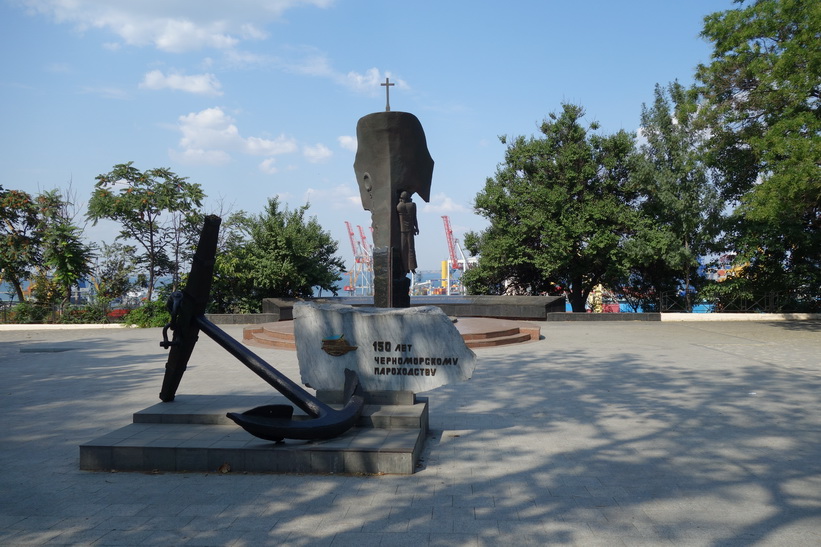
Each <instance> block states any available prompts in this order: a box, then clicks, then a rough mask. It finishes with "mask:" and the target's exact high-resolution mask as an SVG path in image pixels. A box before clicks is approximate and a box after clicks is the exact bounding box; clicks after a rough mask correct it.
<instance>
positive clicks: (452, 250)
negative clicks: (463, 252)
mask: <svg viewBox="0 0 821 547" xmlns="http://www.w3.org/2000/svg"><path fill="white" fill-rule="evenodd" d="M442 220H443V221H444V223H445V238H446V239H447V240H448V253H449V254H450V267H451V268H453V269H454V270H461V269H462V263H461V262H459V259H458V258H457V257H456V241H455V240H454V239H453V229H451V227H450V218H449V217H448V216H447V215H442Z"/></svg>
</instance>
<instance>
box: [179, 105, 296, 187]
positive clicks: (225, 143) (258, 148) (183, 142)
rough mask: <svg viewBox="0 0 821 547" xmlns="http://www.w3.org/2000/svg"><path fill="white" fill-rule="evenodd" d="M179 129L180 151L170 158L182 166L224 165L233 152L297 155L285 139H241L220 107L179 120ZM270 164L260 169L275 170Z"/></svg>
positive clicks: (283, 137) (261, 165) (230, 118)
mask: <svg viewBox="0 0 821 547" xmlns="http://www.w3.org/2000/svg"><path fill="white" fill-rule="evenodd" d="M178 128H179V130H180V132H181V133H182V138H181V139H180V143H179V148H180V150H178V151H175V152H174V153H173V154H172V157H174V158H175V159H177V160H179V161H181V162H185V163H203V164H207V165H219V164H224V163H227V162H228V161H230V159H231V153H232V152H238V153H241V154H247V155H251V156H274V155H280V154H290V153H294V152H296V151H297V145H296V142H295V141H294V140H293V139H291V138H288V137H286V136H285V135H280V136H279V137H277V138H276V139H274V140H271V139H264V138H261V137H243V136H242V135H240V132H239V129H238V128H237V125H236V123H235V120H234V119H233V118H232V117H231V116H229V115H228V114H226V113H225V112H224V111H223V110H222V109H221V108H219V107H214V108H206V109H205V110H201V111H200V112H192V113H190V114H186V115H185V116H180V117H179V125H178ZM270 159H271V158H269V160H270ZM269 160H265V161H263V162H262V164H260V169H262V170H265V169H268V170H270V169H272V168H274V167H273V162H272V161H269ZM266 172H271V171H266Z"/></svg>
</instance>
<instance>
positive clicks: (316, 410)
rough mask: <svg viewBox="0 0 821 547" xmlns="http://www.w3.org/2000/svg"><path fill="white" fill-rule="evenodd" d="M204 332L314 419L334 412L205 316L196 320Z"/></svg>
mask: <svg viewBox="0 0 821 547" xmlns="http://www.w3.org/2000/svg"><path fill="white" fill-rule="evenodd" d="M196 320H197V324H198V325H199V328H200V330H201V331H202V332H204V333H205V334H207V335H208V336H209V337H210V338H211V339H212V340H214V341H215V342H216V343H217V344H219V345H220V346H222V347H223V348H224V349H225V350H226V351H228V353H230V354H231V355H233V356H234V357H236V358H237V359H239V360H240V361H241V362H242V363H243V364H244V365H245V366H246V367H248V368H249V369H251V371H252V372H254V373H255V374H256V375H257V376H259V377H260V378H262V379H263V380H265V381H266V382H268V383H269V384H270V385H271V386H273V388H274V389H276V390H277V391H279V392H280V393H282V394H283V395H284V396H285V397H287V398H288V400H289V401H291V402H292V403H294V405H296V406H297V407H299V408H301V409H302V410H303V411H305V412H306V413H307V414H308V415H310V416H311V417H312V418H316V417H319V416H321V415H325V414H327V413H328V412H333V411H334V410H333V409H332V408H331V407H329V406H328V405H326V404H325V403H323V402H321V401H320V400H318V399H317V398H316V397H314V396H313V395H311V394H310V393H308V392H307V391H305V390H304V389H302V387H301V386H300V385H299V384H297V383H295V382H294V381H292V380H291V379H290V378H288V377H287V376H285V375H283V374H282V373H281V372H279V371H278V370H277V369H275V368H274V367H272V366H271V365H269V364H268V363H266V362H265V361H264V360H263V359H262V358H261V357H259V356H258V355H257V354H255V353H254V352H252V351H251V350H249V349H248V348H246V347H245V346H243V345H242V344H240V343H239V342H237V341H236V340H234V339H233V338H232V337H231V336H229V335H228V333H226V332H225V331H224V330H222V329H220V328H219V327H218V326H216V325H215V324H214V323H212V322H211V321H209V320H208V319H206V318H205V316H203V315H199V316H197V318H196Z"/></svg>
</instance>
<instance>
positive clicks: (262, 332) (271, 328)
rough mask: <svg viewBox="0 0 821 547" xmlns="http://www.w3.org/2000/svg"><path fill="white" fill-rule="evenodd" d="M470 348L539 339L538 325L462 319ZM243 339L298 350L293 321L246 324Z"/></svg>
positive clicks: (260, 344) (264, 345)
mask: <svg viewBox="0 0 821 547" xmlns="http://www.w3.org/2000/svg"><path fill="white" fill-rule="evenodd" d="M456 326H457V328H458V329H459V330H460V332H461V333H462V339H463V340H464V341H465V344H466V345H467V347H469V348H485V347H493V346H502V345H507V344H521V343H525V342H530V341H534V340H539V338H540V336H541V329H540V328H539V326H538V325H535V324H528V323H524V322H513V321H505V320H494V319H486V318H471V317H465V318H461V319H459V320H458V321H457V322H456ZM243 342H244V343H245V344H247V345H249V346H257V347H267V348H277V349H285V350H296V343H295V341H294V327H293V321H281V322H277V323H266V324H264V325H254V326H252V327H246V328H245V329H244V331H243Z"/></svg>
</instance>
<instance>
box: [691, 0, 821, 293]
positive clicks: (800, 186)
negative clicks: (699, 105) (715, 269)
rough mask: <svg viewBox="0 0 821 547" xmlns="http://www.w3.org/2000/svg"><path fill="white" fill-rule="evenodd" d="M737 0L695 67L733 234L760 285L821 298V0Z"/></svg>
mask: <svg viewBox="0 0 821 547" xmlns="http://www.w3.org/2000/svg"><path fill="white" fill-rule="evenodd" d="M736 1H737V3H738V4H739V7H738V8H736V9H731V10H727V11H723V12H718V13H714V14H712V15H710V16H708V17H707V18H706V19H705V24H704V30H703V32H702V36H703V37H705V38H706V39H707V40H709V41H710V42H712V43H713V48H714V49H713V53H712V60H711V62H710V64H708V65H704V66H700V67H699V68H698V72H697V76H698V78H699V80H700V82H701V84H702V85H701V91H702V93H703V94H704V97H705V98H706V102H707V104H706V106H707V107H708V108H707V109H706V111H707V113H708V114H709V115H710V116H711V119H710V120H709V122H710V129H711V131H712V135H713V137H712V145H713V158H712V159H713V161H714V164H715V165H716V167H717V168H718V169H720V171H721V173H722V175H723V178H722V180H723V191H724V195H725V196H726V197H727V198H728V199H731V200H737V207H736V209H735V213H734V217H733V220H734V224H733V225H732V226H731V227H730V228H729V229H728V235H730V236H731V239H732V244H733V245H734V246H735V248H736V250H737V251H738V253H739V255H738V262H739V263H741V264H744V265H746V267H745V268H744V272H743V275H742V276H743V277H744V278H746V279H745V280H746V281H747V282H748V285H749V286H750V287H752V288H753V289H754V290H759V291H760V290H767V291H794V292H798V293H801V294H803V295H809V296H814V297H815V298H821V3H819V2H807V1H805V0H753V1H745V0H736Z"/></svg>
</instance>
